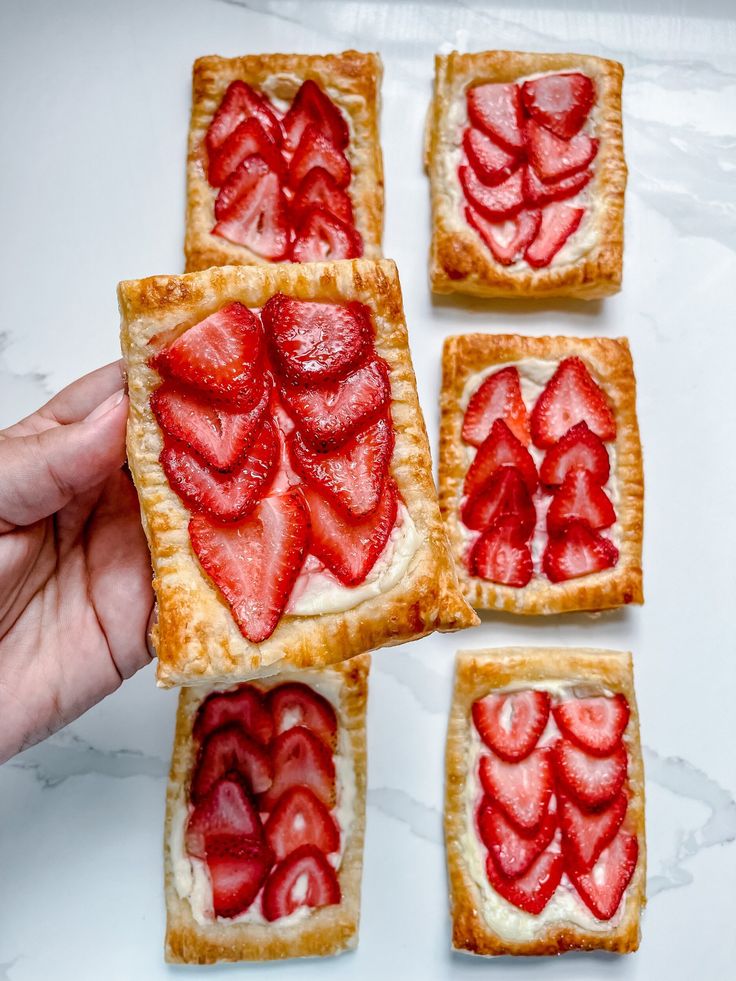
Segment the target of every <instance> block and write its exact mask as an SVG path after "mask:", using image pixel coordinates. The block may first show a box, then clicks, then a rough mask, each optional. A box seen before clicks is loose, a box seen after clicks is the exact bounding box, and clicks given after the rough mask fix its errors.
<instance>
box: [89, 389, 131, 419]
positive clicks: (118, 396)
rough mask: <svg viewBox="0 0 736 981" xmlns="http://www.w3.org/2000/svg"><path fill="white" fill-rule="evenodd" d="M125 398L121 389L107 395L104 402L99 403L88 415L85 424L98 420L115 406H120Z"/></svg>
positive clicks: (123, 390)
mask: <svg viewBox="0 0 736 981" xmlns="http://www.w3.org/2000/svg"><path fill="white" fill-rule="evenodd" d="M124 396H125V389H124V388H121V389H120V390H119V391H117V392H113V393H112V395H109V396H108V397H107V398H106V399H105V401H104V402H100V404H99V405H98V406H97V408H96V409H93V410H92V411H91V412H90V414H89V415H88V416H87V417H86V422H92V420H93V419H99V418H100V416H104V415H105V413H106V412H110V411H111V410H112V409H114V408H115V406H117V405H120V403H121V402H122V401H123V398H124Z"/></svg>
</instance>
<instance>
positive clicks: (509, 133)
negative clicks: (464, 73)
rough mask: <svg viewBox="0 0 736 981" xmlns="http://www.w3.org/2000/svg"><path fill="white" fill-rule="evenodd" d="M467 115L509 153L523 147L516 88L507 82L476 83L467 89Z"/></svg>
mask: <svg viewBox="0 0 736 981" xmlns="http://www.w3.org/2000/svg"><path fill="white" fill-rule="evenodd" d="M468 116H469V117H470V121H471V122H472V123H473V125H474V126H478V127H479V128H480V129H482V130H483V131H484V132H486V133H488V135H489V136H491V137H493V139H494V140H496V142H498V143H500V144H501V146H502V147H503V148H504V149H505V150H508V151H509V153H513V154H519V153H520V152H521V151H522V150H523V149H524V117H523V113H522V108H521V92H520V91H519V87H518V86H517V85H514V84H513V83H510V84H493V83H491V84H488V85H476V86H475V87H474V88H472V89H470V91H469V92H468Z"/></svg>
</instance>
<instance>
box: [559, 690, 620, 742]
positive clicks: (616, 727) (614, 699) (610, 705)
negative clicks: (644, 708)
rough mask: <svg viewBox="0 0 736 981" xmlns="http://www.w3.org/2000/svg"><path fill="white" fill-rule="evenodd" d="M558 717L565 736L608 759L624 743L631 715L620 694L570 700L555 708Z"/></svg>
mask: <svg viewBox="0 0 736 981" xmlns="http://www.w3.org/2000/svg"><path fill="white" fill-rule="evenodd" d="M554 714H555V722H556V723H557V725H558V726H559V728H560V729H561V730H562V732H563V734H564V735H565V736H568V737H569V738H570V739H572V741H573V742H575V743H577V744H578V746H580V747H582V749H584V750H586V752H588V753H593V755H594V756H608V754H609V753H612V752H613V750H614V749H615V748H616V747H617V746H618V744H619V743H620V742H621V738H622V736H623V734H624V732H625V731H626V726H627V725H628V724H629V715H630V714H631V713H630V711H629V703H628V702H627V701H626V696H625V695H622V694H621V693H620V692H618V693H617V694H615V695H596V696H594V697H592V698H568V699H566V700H565V701H564V702H560V703H559V704H558V705H555V708H554Z"/></svg>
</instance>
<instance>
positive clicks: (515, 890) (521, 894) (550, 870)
mask: <svg viewBox="0 0 736 981" xmlns="http://www.w3.org/2000/svg"><path fill="white" fill-rule="evenodd" d="M564 867H565V862H564V859H563V858H562V855H560V853H559V852H543V853H542V854H541V855H540V856H539V858H537V859H536V860H535V861H534V862H533V863H532V865H531V866H530V867H529V868H528V869H527V871H526V872H525V873H524V874H523V875H522V876H520V877H519V878H518V879H508V878H506V876H505V875H503V873H502V872H501V871H500V869H499V868H498V866H497V865H496V862H495V859H494V858H493V854H492V853H489V855H488V859H487V861H486V874H487V876H488V881H489V882H490V883H491V885H492V886H493V888H494V889H495V890H496V892H497V893H498V894H499V895H500V896H503V898H504V899H505V900H507V901H508V902H509V903H511V904H512V905H513V906H517V907H518V908H519V909H523V910H525V912H527V913H533V914H534V915H535V916H537V915H539V913H541V912H542V910H543V909H544V907H545V906H546V905H547V903H548V902H549V901H550V899H551V898H552V896H553V894H554V892H555V890H556V889H557V887H558V886H559V884H560V879H561V878H562V873H563V871H564Z"/></svg>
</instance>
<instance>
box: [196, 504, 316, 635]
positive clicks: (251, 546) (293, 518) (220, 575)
mask: <svg viewBox="0 0 736 981" xmlns="http://www.w3.org/2000/svg"><path fill="white" fill-rule="evenodd" d="M189 537H190V539H191V542H192V548H193V549H194V552H195V554H196V556H197V558H198V559H199V561H200V563H201V564H202V567H203V569H204V571H205V572H206V573H207V575H208V576H210V578H211V579H212V580H213V582H214V583H215V585H216V586H217V588H218V589H219V590H220V591H221V592H222V593H223V594H224V596H225V599H226V600H227V601H228V603H229V604H230V608H231V610H232V614H233V617H234V618H235V621H236V623H237V624H238V626H239V627H240V631H241V633H242V634H243V636H244V637H246V638H247V640H250V641H252V642H253V643H254V644H258V643H260V642H261V641H263V640H266V638H267V637H270V636H271V634H272V633H273V631H274V630H275V629H276V625H277V623H278V622H279V619H280V618H281V614H282V613H283V611H284V609H285V608H286V604H287V603H288V601H289V595H290V594H291V589H292V587H293V585H294V583H295V581H296V578H297V576H298V575H299V571H300V569H301V567H302V562H303V561H304V556H305V555H306V552H307V545H308V539H309V512H308V511H307V506H306V504H305V502H304V498H303V497H302V494H301V492H300V491H299V490H298V488H292V489H291V490H289V491H287V492H286V493H285V494H280V495H278V496H271V497H267V498H265V499H264V500H262V501H261V502H260V503H259V504H258V505H257V506H256V507H255V508H254V510H253V511H252V512H251V513H250V514H249V515H248V517H247V518H246V519H245V520H244V521H239V522H237V523H236V524H231V525H216V524H213V523H212V522H211V521H209V520H208V519H207V518H205V517H204V516H203V515H194V516H193V517H192V518H191V520H190V522H189Z"/></svg>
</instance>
